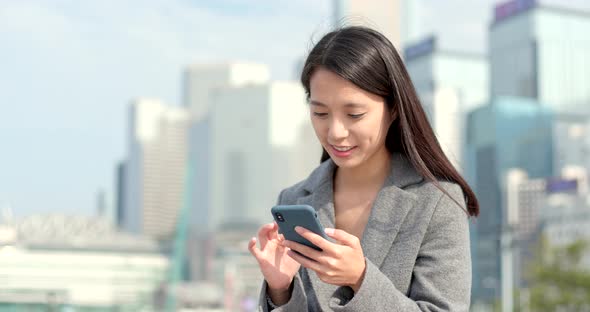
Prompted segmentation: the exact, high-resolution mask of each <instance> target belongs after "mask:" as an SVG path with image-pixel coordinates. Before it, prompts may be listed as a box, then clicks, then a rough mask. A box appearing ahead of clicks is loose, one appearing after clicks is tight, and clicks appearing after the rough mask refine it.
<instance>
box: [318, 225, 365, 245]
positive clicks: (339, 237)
mask: <svg viewBox="0 0 590 312" xmlns="http://www.w3.org/2000/svg"><path fill="white" fill-rule="evenodd" d="M324 231H325V232H326V235H328V236H329V237H330V238H333V239H334V240H335V241H336V242H338V243H340V244H341V245H346V246H350V247H356V246H357V245H358V244H359V239H358V238H357V237H356V236H354V235H352V234H350V233H348V232H346V231H344V230H339V229H331V228H326V229H325V230H324Z"/></svg>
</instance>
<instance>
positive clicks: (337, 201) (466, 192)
mask: <svg viewBox="0 0 590 312" xmlns="http://www.w3.org/2000/svg"><path fill="white" fill-rule="evenodd" d="M301 82H302V83H303V86H304V87H305V90H306V93H307V95H308V99H309V103H310V105H309V109H310V117H311V122H312V124H313V128H314V130H315V133H316V135H317V137H318V139H319V141H320V142H321V144H322V146H323V148H324V151H323V156H322V163H321V165H320V166H319V167H318V168H317V169H315V170H314V171H313V172H312V173H311V175H310V176H309V177H308V178H307V179H306V180H304V181H302V182H300V183H298V184H296V185H294V186H292V187H290V188H287V189H285V190H283V191H282V192H281V194H280V195H279V201H278V202H279V204H283V205H285V204H287V205H288V204H308V205H311V206H312V207H314V208H315V209H316V210H317V212H318V217H319V219H320V221H321V223H322V224H323V225H324V227H326V234H327V235H328V236H329V237H331V238H332V239H333V242H331V241H328V240H325V239H323V238H321V237H320V236H318V235H316V234H314V233H312V232H310V231H307V230H306V229H302V228H297V229H296V230H297V231H298V232H299V234H300V235H302V236H303V237H305V238H307V239H308V240H310V241H311V242H312V243H314V244H316V245H317V246H319V247H320V248H321V249H322V251H321V252H320V251H316V250H314V249H311V248H308V247H306V246H304V245H300V244H297V243H295V242H291V241H286V240H284V238H283V237H282V235H279V234H278V231H277V225H276V224H275V223H271V224H267V225H264V226H263V227H261V229H260V230H259V232H258V240H259V243H260V247H257V245H256V238H252V240H251V241H250V243H249V249H250V252H251V253H252V254H253V255H254V257H256V259H257V261H258V264H259V266H260V269H261V271H262V273H263V275H264V278H265V281H264V284H263V287H262V293H261V301H260V308H261V309H262V310H264V311H268V310H272V309H274V311H467V310H468V309H469V300H470V289H471V258H470V250H469V225H468V218H469V216H477V215H478V213H479V207H478V203H477V199H476V198H475V195H474V194H473V191H472V190H471V189H470V188H469V186H468V185H467V183H466V182H465V180H464V179H463V178H462V177H461V175H460V174H459V173H458V172H457V170H456V169H455V168H454V167H453V166H452V165H451V163H450V162H449V160H448V159H447V157H446V156H445V155H444V153H443V151H442V149H441V147H440V145H439V143H438V141H437V139H436V137H435V135H434V133H433V131H432V128H431V126H430V125H429V123H428V120H427V117H426V115H425V113H424V110H423V109H422V107H421V104H420V102H419V100H418V97H417V95H416V91H415V90H414V87H413V85H412V82H411V80H410V78H409V76H408V73H407V71H406V69H405V67H404V65H403V62H402V60H401V58H400V57H399V55H398V54H397V52H396V50H395V48H394V47H393V45H392V44H391V42H389V41H388V40H387V39H386V38H385V37H384V36H383V35H382V34H380V33H378V32H377V31H374V30H371V29H368V28H365V27H346V28H342V29H339V30H336V31H333V32H330V33H328V34H326V35H325V36H324V37H323V38H322V39H321V40H320V41H319V42H318V43H317V44H316V45H315V47H314V48H313V49H312V51H311V52H310V54H309V56H308V58H307V60H306V62H305V65H304V68H303V73H302V75H301ZM465 203H467V204H466V205H465ZM293 250H294V251H298V252H299V253H301V254H303V255H304V256H305V257H303V256H301V255H299V254H297V253H295V252H293Z"/></svg>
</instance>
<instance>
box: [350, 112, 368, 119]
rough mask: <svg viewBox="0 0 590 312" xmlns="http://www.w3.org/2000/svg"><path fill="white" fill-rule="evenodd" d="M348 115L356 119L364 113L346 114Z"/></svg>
mask: <svg viewBox="0 0 590 312" xmlns="http://www.w3.org/2000/svg"><path fill="white" fill-rule="evenodd" d="M348 116H350V117H351V118H354V119H358V118H361V117H363V116H365V113H362V114H348Z"/></svg>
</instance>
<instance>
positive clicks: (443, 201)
mask: <svg viewBox="0 0 590 312" xmlns="http://www.w3.org/2000/svg"><path fill="white" fill-rule="evenodd" d="M404 190H405V191H407V192H410V193H413V194H414V195H415V198H416V201H417V204H416V205H415V208H416V209H414V210H415V211H414V213H415V215H416V218H418V219H421V220H422V221H427V223H428V224H432V223H434V224H440V222H445V223H455V222H459V223H462V222H464V221H465V220H468V219H469V217H468V214H467V210H466V204H465V195H464V194H463V190H462V188H461V186H460V185H459V184H457V183H454V182H447V181H437V183H435V182H431V181H430V182H429V181H423V182H421V183H418V184H414V185H411V186H408V187H406V188H405V189H404Z"/></svg>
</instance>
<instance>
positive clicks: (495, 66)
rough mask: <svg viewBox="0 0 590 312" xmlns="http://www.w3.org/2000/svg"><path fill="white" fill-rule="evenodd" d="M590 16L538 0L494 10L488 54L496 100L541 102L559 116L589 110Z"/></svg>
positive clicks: (523, 0)
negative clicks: (534, 100)
mask: <svg viewBox="0 0 590 312" xmlns="http://www.w3.org/2000/svg"><path fill="white" fill-rule="evenodd" d="M589 32H590V12H582V11H579V10H573V9H566V8H560V7H555V5H551V4H542V3H541V2H540V1H534V0H514V1H509V2H505V3H502V4H499V5H497V6H496V7H495V12H494V20H493V22H492V24H491V25H490V35H489V53H490V67H491V93H492V95H493V96H505V95H507V96H520V97H531V98H535V99H538V100H539V102H542V103H546V104H547V105H550V106H551V107H552V108H553V109H554V111H555V112H577V111H586V112H587V111H589V110H590V88H588V85H590V62H588V55H590V36H588V33H589Z"/></svg>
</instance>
